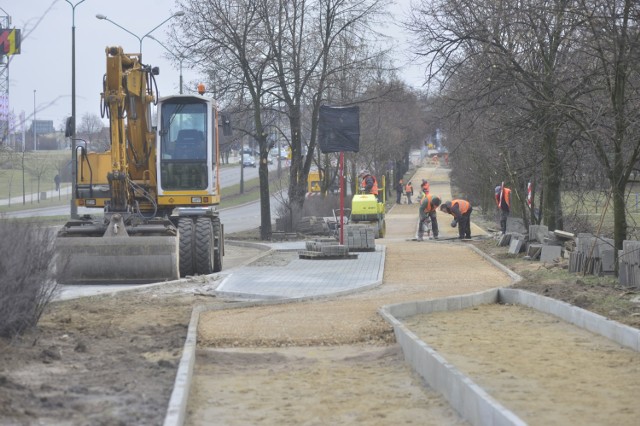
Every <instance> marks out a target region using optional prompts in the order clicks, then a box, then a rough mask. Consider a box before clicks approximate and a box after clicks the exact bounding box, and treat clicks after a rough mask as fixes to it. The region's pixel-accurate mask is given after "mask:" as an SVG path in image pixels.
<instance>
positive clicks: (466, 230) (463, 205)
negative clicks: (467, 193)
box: [440, 200, 473, 240]
mask: <svg viewBox="0 0 640 426" xmlns="http://www.w3.org/2000/svg"><path fill="white" fill-rule="evenodd" d="M440 210H441V211H443V212H445V213H449V214H450V215H451V216H453V221H452V222H451V226H452V227H453V228H455V227H456V226H457V225H458V223H459V224H460V226H459V227H458V238H460V239H461V240H462V239H470V238H471V212H472V211H473V208H472V207H471V203H469V202H468V201H467V200H451V201H447V202H446V203H444V204H442V205H441V206H440Z"/></svg>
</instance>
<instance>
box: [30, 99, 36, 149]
mask: <svg viewBox="0 0 640 426" xmlns="http://www.w3.org/2000/svg"><path fill="white" fill-rule="evenodd" d="M31 127H33V129H32V130H33V150H34V151H37V150H38V133H37V132H36V89H33V124H32V126H31Z"/></svg>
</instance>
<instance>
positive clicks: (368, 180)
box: [358, 170, 378, 197]
mask: <svg viewBox="0 0 640 426" xmlns="http://www.w3.org/2000/svg"><path fill="white" fill-rule="evenodd" d="M358 176H359V177H360V179H361V181H360V188H362V190H363V191H364V193H365V194H373V195H375V196H376V197H377V196H378V181H377V180H376V178H375V176H373V175H372V174H371V173H369V172H368V171H367V170H363V171H361V172H360V174H359V175H358Z"/></svg>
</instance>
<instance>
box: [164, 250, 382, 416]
mask: <svg viewBox="0 0 640 426" xmlns="http://www.w3.org/2000/svg"><path fill="white" fill-rule="evenodd" d="M247 244H252V245H247V247H256V246H260V247H256V248H263V247H266V249H267V250H268V251H267V252H266V253H264V254H260V255H258V256H256V257H255V258H254V259H252V260H251V261H254V260H256V259H258V258H260V257H262V256H265V255H267V254H268V253H270V252H272V251H275V250H274V249H271V250H269V247H268V246H265V245H264V244H257V243H247ZM381 248H382V258H381V262H380V263H381V266H380V269H379V271H378V276H377V279H376V281H375V282H373V283H371V284H368V285H364V286H361V287H358V288H357V289H352V290H346V291H343V292H338V293H333V294H331V295H322V296H310V297H297V298H289V299H276V300H273V299H272V300H255V301H249V302H240V303H236V304H234V305H233V306H220V307H217V306H216V307H207V306H206V305H200V306H196V307H195V308H194V309H193V311H192V312H191V319H190V321H189V328H188V330H187V337H186V339H185V343H184V347H183V349H182V356H181V357H180V362H179V364H178V371H177V373H176V379H175V381H174V385H173V390H172V391H171V397H170V399H169V404H168V406H167V414H166V415H165V419H164V423H163V425H164V426H182V425H184V423H185V420H186V415H187V406H188V403H189V391H190V389H191V379H192V377H193V369H194V367H195V361H196V350H197V343H198V323H199V321H200V314H201V313H203V312H208V311H217V310H227V309H243V308H249V307H254V306H267V305H282V304H285V303H297V302H306V301H309V300H318V299H323V300H328V299H332V298H336V297H339V296H344V295H347V294H353V293H359V292H362V291H365V290H368V289H371V288H374V287H377V286H379V285H381V284H382V278H383V277H384V264H385V257H386V247H385V246H383V245H381ZM225 296H228V294H225Z"/></svg>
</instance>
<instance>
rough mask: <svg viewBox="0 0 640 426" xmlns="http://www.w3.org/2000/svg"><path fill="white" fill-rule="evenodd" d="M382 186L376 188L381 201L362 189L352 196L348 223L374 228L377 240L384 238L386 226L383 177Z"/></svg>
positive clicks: (383, 179)
mask: <svg viewBox="0 0 640 426" xmlns="http://www.w3.org/2000/svg"><path fill="white" fill-rule="evenodd" d="M381 183H382V185H381V186H380V187H379V188H378V193H379V194H381V199H379V198H378V197H376V196H375V195H373V194H365V193H363V192H362V188H359V192H358V193H357V194H355V195H354V196H353V199H352V200H351V217H350V220H349V222H350V223H361V224H369V225H371V226H374V227H375V235H376V236H377V238H384V235H385V233H386V230H387V225H386V224H385V221H384V216H385V209H384V206H385V177H384V176H382V179H381Z"/></svg>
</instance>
